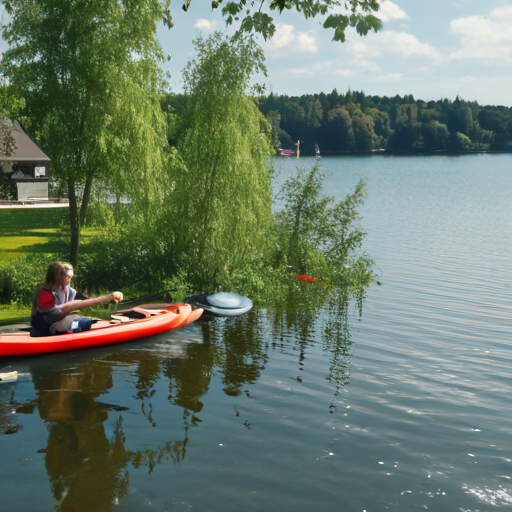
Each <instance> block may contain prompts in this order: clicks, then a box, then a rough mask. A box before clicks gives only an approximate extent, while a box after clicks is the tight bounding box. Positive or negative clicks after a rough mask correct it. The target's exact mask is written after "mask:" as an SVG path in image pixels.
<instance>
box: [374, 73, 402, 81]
mask: <svg viewBox="0 0 512 512" xmlns="http://www.w3.org/2000/svg"><path fill="white" fill-rule="evenodd" d="M402 77H403V75H402V73H389V74H387V75H380V76H378V77H377V78H376V79H375V80H377V82H396V81H397V80H401V79H402Z"/></svg>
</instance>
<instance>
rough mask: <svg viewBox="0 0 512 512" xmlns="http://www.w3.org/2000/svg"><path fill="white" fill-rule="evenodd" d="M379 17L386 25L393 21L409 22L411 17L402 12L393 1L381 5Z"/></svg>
mask: <svg viewBox="0 0 512 512" xmlns="http://www.w3.org/2000/svg"><path fill="white" fill-rule="evenodd" d="M376 15H377V17H378V18H380V19H381V20H382V21H383V22H384V23H386V22H388V21H392V20H408V19H409V16H407V14H406V13H405V11H404V10H402V9H401V8H400V7H399V6H398V5H396V4H395V3H393V2H392V1H391V0H384V1H383V2H382V3H381V4H380V9H379V11H378V12H377V13H376Z"/></svg>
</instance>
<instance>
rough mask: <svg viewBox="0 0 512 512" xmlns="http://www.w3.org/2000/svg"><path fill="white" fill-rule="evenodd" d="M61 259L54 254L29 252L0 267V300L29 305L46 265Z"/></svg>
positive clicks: (41, 279)
mask: <svg viewBox="0 0 512 512" xmlns="http://www.w3.org/2000/svg"><path fill="white" fill-rule="evenodd" d="M60 259H62V258H61V256H59V255H56V254H44V253H43V254H29V255H27V256H23V257H21V258H17V259H15V260H13V261H11V262H9V263H8V264H5V265H4V266H3V267H1V268H0V301H1V302H3V303H7V304H9V303H11V304H13V303H14V304H18V305H30V304H31V303H32V297H33V295H34V290H35V288H36V286H37V285H38V284H40V283H42V282H43V281H44V278H45V275H46V269H47V267H48V265H49V264H50V263H51V262H52V261H55V260H60Z"/></svg>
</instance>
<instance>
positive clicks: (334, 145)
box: [323, 107, 355, 151]
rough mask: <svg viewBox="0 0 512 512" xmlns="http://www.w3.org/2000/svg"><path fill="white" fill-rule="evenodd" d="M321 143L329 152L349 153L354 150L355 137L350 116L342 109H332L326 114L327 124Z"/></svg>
mask: <svg viewBox="0 0 512 512" xmlns="http://www.w3.org/2000/svg"><path fill="white" fill-rule="evenodd" d="M323 141H325V143H326V144H327V148H328V150H329V151H340V150H341V151H351V150H353V149H354V145H355V136H354V129H353V128H352V120H351V119H350V114H349V113H348V112H347V110H346V109H345V108H344V107H341V108H333V109H331V110H329V112H328V113H327V124H326V129H325V130H324V136H323Z"/></svg>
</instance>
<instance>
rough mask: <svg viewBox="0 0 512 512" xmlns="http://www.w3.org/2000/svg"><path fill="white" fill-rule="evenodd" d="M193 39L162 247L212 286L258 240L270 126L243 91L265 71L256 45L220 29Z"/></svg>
mask: <svg viewBox="0 0 512 512" xmlns="http://www.w3.org/2000/svg"><path fill="white" fill-rule="evenodd" d="M194 42H195V46H196V57H195V58H194V59H193V60H191V61H189V63H188V65H187V67H186V69H185V70H184V73H183V77H184V86H185V87H184V88H185V93H186V94H187V95H188V98H189V101H188V107H187V110H186V112H185V118H186V120H185V123H186V124H187V127H188V129H187V131H186V134H185V136H184V138H183V140H182V141H181V142H180V144H179V145H178V148H179V151H180V155H181V160H182V163H183V165H182V166H181V167H180V166H179V165H176V166H175V170H174V174H173V182H174V183H173V190H174V193H173V194H172V195H171V197H170V204H171V205H172V208H173V209H174V214H173V215H172V216H171V218H173V219H175V222H171V223H169V227H168V228H169V232H170V233H169V240H170V244H169V246H170V251H171V254H172V260H173V262H174V264H175V265H176V264H178V265H179V264H181V265H183V266H185V265H186V266H187V267H188V268H190V269H193V270H191V273H192V272H194V273H195V275H194V276H192V280H193V281H194V282H195V284H196V285H198V286H202V287H203V289H214V288H215V286H216V285H217V284H218V282H219V280H221V279H222V278H223V277H225V276H226V275H230V273H231V272H232V271H233V270H234V269H236V268H238V267H239V266H240V265H242V263H244V262H246V261H248V260H249V259H250V258H251V257H252V256H253V255H254V253H255V251H258V250H260V248H261V246H262V245H263V243H264V239H265V234H266V232H267V229H268V227H269V224H270V222H271V183H270V178H271V159H270V158H269V157H270V156H271V155H272V154H273V150H272V145H271V128H270V125H269V124H268V122H267V120H266V119H265V118H264V117H263V115H262V114H261V113H260V112H259V111H258V107H257V106H256V104H255V101H254V100H253V98H251V97H250V96H249V95H248V93H249V92H250V89H249V87H250V80H251V77H252V75H253V74H254V73H256V72H258V71H262V72H265V68H264V65H263V52H262V50H261V48H260V47H259V46H258V45H257V44H256V43H255V42H254V41H253V40H252V39H248V40H245V39H243V38H241V37H235V38H224V37H223V36H222V35H221V34H220V32H217V33H215V34H214V35H212V36H211V37H209V38H207V39H202V38H197V39H196V40H195V41H194Z"/></svg>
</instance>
